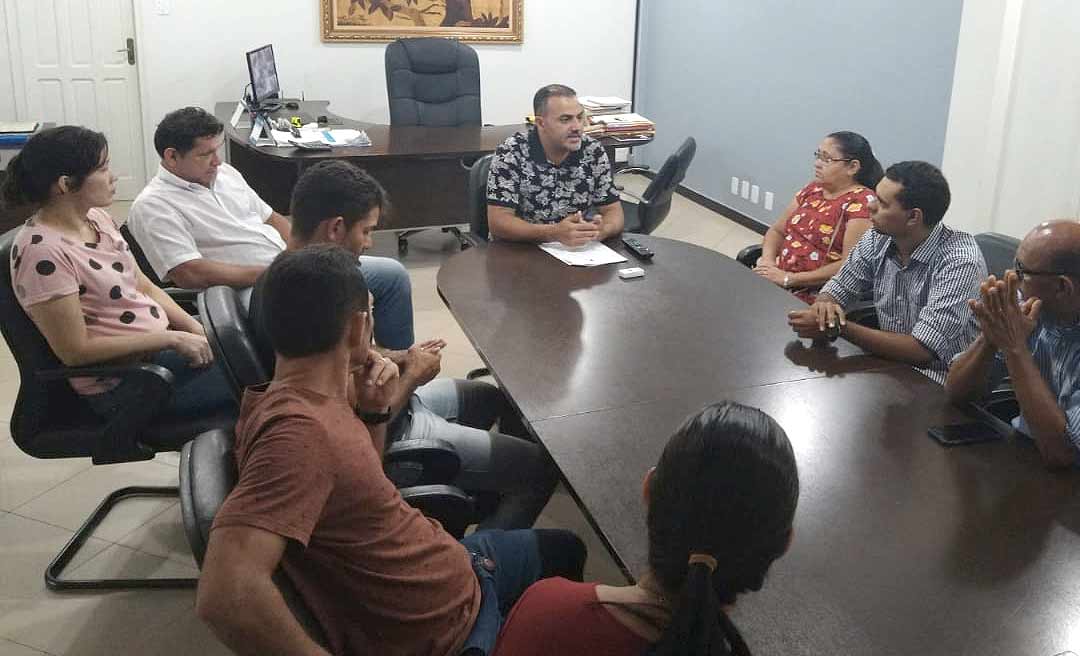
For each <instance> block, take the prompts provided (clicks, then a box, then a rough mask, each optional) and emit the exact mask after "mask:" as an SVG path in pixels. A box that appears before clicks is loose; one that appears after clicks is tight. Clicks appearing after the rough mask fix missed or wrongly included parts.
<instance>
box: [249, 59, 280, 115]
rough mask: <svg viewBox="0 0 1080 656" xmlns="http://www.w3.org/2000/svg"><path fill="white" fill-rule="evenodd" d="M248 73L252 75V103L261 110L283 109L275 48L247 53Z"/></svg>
mask: <svg viewBox="0 0 1080 656" xmlns="http://www.w3.org/2000/svg"><path fill="white" fill-rule="evenodd" d="M247 63H248V73H249V74H250V75H251V101H252V104H253V105H254V106H256V107H258V108H259V109H263V110H266V111H273V110H275V109H280V108H281V103H280V102H278V100H279V99H280V98H281V86H280V85H278V76H277V64H276V63H274V46H272V45H265V46H263V47H261V48H256V49H255V50H252V51H251V52H249V53H247Z"/></svg>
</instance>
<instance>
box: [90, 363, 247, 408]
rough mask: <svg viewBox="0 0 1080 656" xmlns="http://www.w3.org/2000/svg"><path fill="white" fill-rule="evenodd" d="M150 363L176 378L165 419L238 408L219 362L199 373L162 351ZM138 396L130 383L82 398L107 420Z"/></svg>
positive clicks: (135, 385)
mask: <svg viewBox="0 0 1080 656" xmlns="http://www.w3.org/2000/svg"><path fill="white" fill-rule="evenodd" d="M149 361H150V362H152V363H154V364H158V365H161V366H162V367H165V368H166V369H168V370H169V371H171V372H172V374H173V376H174V377H175V379H174V382H173V395H172V398H171V399H169V405H168V406H166V408H165V411H164V413H163V414H162V417H181V418H188V417H193V416H197V415H202V414H209V413H212V412H216V411H218V410H222V409H225V408H228V407H235V406H236V399H235V398H233V394H232V389H231V388H230V387H229V383H228V381H227V380H225V374H223V373H222V372H221V369H219V366H218V363H217V361H215V362H214V364H212V365H211V366H209V367H205V368H202V369H197V368H195V367H191V366H188V362H187V360H186V359H185V358H184V357H183V356H182V355H180V354H179V353H177V352H176V351H173V350H168V351H159V352H157V353H156V354H154V356H153V357H152V358H150V360H149ZM138 396H139V385H138V383H135V382H131V381H129V382H126V383H120V384H119V385H117V386H116V387H114V388H112V389H111V390H109V391H107V392H102V393H101V394H91V395H88V396H84V397H83V398H84V399H86V402H87V403H89V404H90V407H91V408H92V409H93V410H94V412H96V413H97V414H98V415H99V416H101V417H103V418H105V419H108V418H109V417H112V416H113V415H114V414H115V413H116V412H118V411H119V410H120V409H121V408H123V407H125V406H126V405H129V404H130V403H133V402H134V400H133V399H134V398H137V397H138Z"/></svg>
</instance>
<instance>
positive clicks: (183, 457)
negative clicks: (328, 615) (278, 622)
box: [180, 430, 327, 648]
mask: <svg viewBox="0 0 1080 656" xmlns="http://www.w3.org/2000/svg"><path fill="white" fill-rule="evenodd" d="M236 477H237V473H236V456H235V455H234V454H233V433H232V431H228V430H214V431H209V432H207V433H203V434H202V435H199V436H198V437H196V438H195V439H194V440H192V441H191V442H188V443H187V444H185V445H184V450H183V451H182V452H181V453H180V514H181V516H182V517H183V520H184V533H185V534H186V535H187V539H188V544H189V545H190V546H191V553H192V554H193V555H194V556H195V562H196V563H198V565H199V569H202V566H203V560H204V559H205V558H206V547H207V545H208V544H209V542H210V527H211V526H212V525H213V523H214V516H215V515H217V512H218V510H219V509H221V504H223V503H225V498H226V497H228V496H229V492H230V491H232V489H233V488H234V487H235V486H236ZM274 583H276V584H277V587H278V590H279V591H280V592H281V596H282V597H284V598H285V603H286V604H288V606H289V609H290V610H292V612H293V615H294V616H295V617H296V619H297V621H298V622H299V623H300V625H301V626H303V627H304V630H305V631H307V634H308V636H309V637H311V639H312V640H314V641H315V642H317V643H319V644H320V645H322V646H323V647H324V648H325V647H327V640H326V633H325V631H323V628H322V626H321V625H320V624H319V622H318V620H316V619H315V616H314V615H313V614H312V613H311V609H309V608H308V607H307V605H306V604H305V603H304V601H303V599H302V598H301V597H300V594H299V593H298V592H297V590H296V587H295V586H293V584H292V581H290V580H289V577H288V576H286V575H285V573H284V572H283V571H281V570H280V569H279V570H278V571H277V573H276V574H275V575H274Z"/></svg>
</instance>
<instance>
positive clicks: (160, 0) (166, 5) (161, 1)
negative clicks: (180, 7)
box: [154, 0, 172, 16]
mask: <svg viewBox="0 0 1080 656" xmlns="http://www.w3.org/2000/svg"><path fill="white" fill-rule="evenodd" d="M154 9H155V10H156V11H157V13H158V16H168V15H169V12H171V11H172V0H154Z"/></svg>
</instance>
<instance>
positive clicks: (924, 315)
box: [821, 223, 986, 383]
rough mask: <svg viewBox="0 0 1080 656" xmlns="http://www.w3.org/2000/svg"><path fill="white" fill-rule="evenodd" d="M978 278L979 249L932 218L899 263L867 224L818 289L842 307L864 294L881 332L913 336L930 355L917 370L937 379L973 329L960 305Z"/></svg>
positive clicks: (888, 241) (885, 239)
mask: <svg viewBox="0 0 1080 656" xmlns="http://www.w3.org/2000/svg"><path fill="white" fill-rule="evenodd" d="M985 279H986V263H985V262H984V261H983V256H982V252H981V251H980V250H979V246H978V244H976V243H975V238H974V237H972V236H971V235H969V234H967V233H966V232H960V231H959V230H952V229H951V228H948V227H946V226H945V225H944V224H943V223H938V224H937V225H936V226H934V229H933V230H931V231H930V235H929V236H928V237H927V238H926V241H924V242H923V243H922V244H920V245H919V247H918V248H916V249H915V252H914V253H912V254H911V259H910V260H909V261H908V263H907V266H904V265H902V264H901V263H900V258H899V255H898V253H897V247H896V243H895V242H894V241H893V238H892V237H890V236H888V235H883V234H881V233H879V232H877V231H876V230H874V229H873V228H871V229H870V230H867V231H866V234H864V235H863V236H862V238H861V239H860V240H859V243H857V244H856V245H855V248H853V249H851V254H850V255H849V256H848V259H847V260H846V261H845V262H844V266H843V267H841V269H840V270H839V271H838V272H837V273H836V275H835V276H833V277H832V280H830V281H829V282H828V283H826V285H825V287H823V288H822V290H821V293H822V294H828V295H829V296H832V297H833V298H834V299H836V302H837V303H839V304H840V306H841V307H843V308H844V309H845V310H846V309H849V308H850V307H851V305H852V304H854V303H855V302H856V301H858V300H859V298H860V297H866V296H867V295H869V293H870V292H871V291H872V292H873V298H874V307H875V309H876V310H877V317H878V325H879V326H880V327H881V329H882V330H886V331H889V332H894V333H902V334H905V335H911V336H912V337H914V338H915V339H916V340H918V341H919V343H920V344H922V345H923V346H924V347H926V349H927V350H928V351H930V353H931V354H932V355H933V356H934V361H933V362H932V363H931V364H930V365H929V366H927V367H918V370H919V371H921V372H922V373H923V374H925V375H926V376H927V377H928V378H930V379H931V380H933V381H934V382H936V383H943V382H945V374H946V373H947V372H948V368H949V363H950V362H952V359H953V358H954V357H955V356H956V355H957V354H958V353H962V352H963V351H964V350H965V349H966V348H967V347H968V346H969V345H970V344H971V342H973V341H975V337H976V336H977V335H978V334H979V326H978V323H977V322H976V321H975V317H974V315H973V314H972V313H971V308H969V307H968V304H967V302H968V299H973V298H978V296H979V285H980V284H981V283H982V281H983V280H985Z"/></svg>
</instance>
